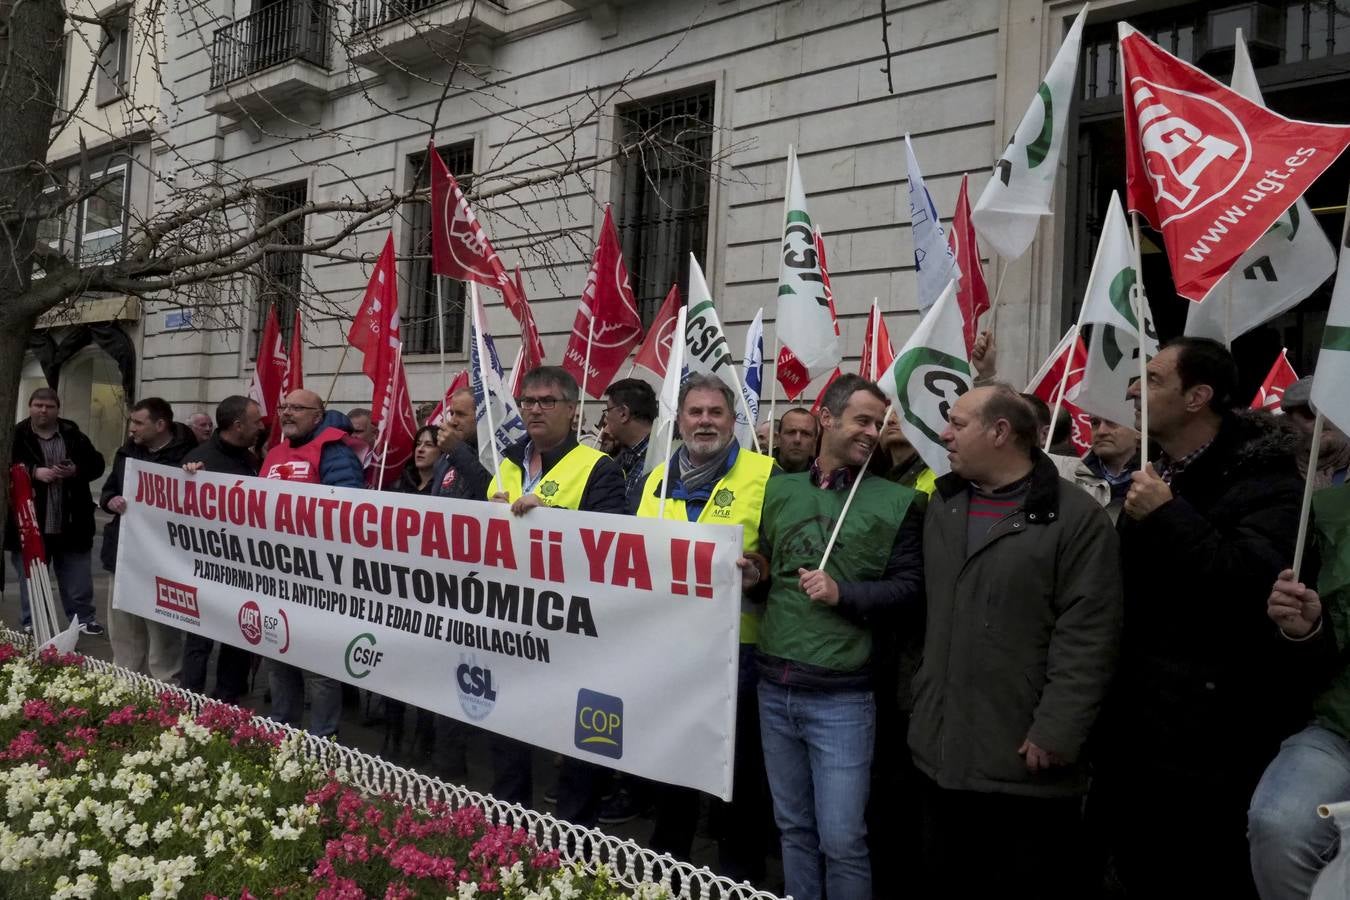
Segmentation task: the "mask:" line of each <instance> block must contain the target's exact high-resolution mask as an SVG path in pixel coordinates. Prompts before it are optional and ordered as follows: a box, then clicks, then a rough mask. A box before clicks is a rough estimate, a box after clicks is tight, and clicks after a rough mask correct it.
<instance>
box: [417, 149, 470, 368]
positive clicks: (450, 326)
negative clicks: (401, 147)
mask: <svg viewBox="0 0 1350 900" xmlns="http://www.w3.org/2000/svg"><path fill="white" fill-rule="evenodd" d="M436 152H437V153H439V154H440V155H441V159H442V160H444V161H445V167H446V168H447V169H449V170H450V171H451V172H452V173H454V176H455V180H456V181H458V182H459V186H460V187H461V188H462V189H463V190H465V191H467V190H469V186H470V181H471V179H472V172H473V142H472V141H470V142H468V143H464V144H452V145H450V146H447V147H437V148H436ZM426 156H427V155H426V153H425V152H423V153H414V154H412V155H411V156H409V157H408V174H409V178H410V179H411V178H414V177H415V178H416V179H417V187H418V188H421V189H426V188H428V187H430V185H431V168H430V166H427V165H424V163H425V162H426ZM403 215H404V217H405V221H406V222H407V223H408V227H407V229H406V231H405V233H406V234H407V255H408V267H407V276H408V290H406V291H404V301H403V308H402V309H401V310H400V311H399V327H400V332H399V333H400V336H401V337H402V339H403V353H404V355H405V356H414V355H416V354H419V353H435V354H439V353H440V352H441V338H440V330H439V328H438V327H437V324H436V314H437V308H436V281H437V279H439V280H440V282H441V298H442V300H443V301H444V303H445V352H446V353H462V352H463V351H464V319H465V316H464V311H465V309H467V308H468V293H467V290H466V288H465V285H464V282H462V281H454V280H452V279H449V278H445V277H442V276H439V275H435V274H433V273H432V271H431V204H430V203H408V204H405V205H404V212H403Z"/></svg>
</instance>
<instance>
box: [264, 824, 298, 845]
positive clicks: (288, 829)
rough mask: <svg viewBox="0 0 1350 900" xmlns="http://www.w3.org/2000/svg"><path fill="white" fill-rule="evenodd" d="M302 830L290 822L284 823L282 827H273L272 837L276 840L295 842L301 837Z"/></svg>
mask: <svg viewBox="0 0 1350 900" xmlns="http://www.w3.org/2000/svg"><path fill="white" fill-rule="evenodd" d="M300 834H301V832H300V829H298V828H296V827H295V826H294V825H292V824H291V823H290V822H282V823H281V824H280V825H273V826H272V828H271V835H272V838H273V839H274V840H278V841H293V840H295V839H296V838H298V837H299V836H300Z"/></svg>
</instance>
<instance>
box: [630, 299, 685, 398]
mask: <svg viewBox="0 0 1350 900" xmlns="http://www.w3.org/2000/svg"><path fill="white" fill-rule="evenodd" d="M679 315H680V286H679V285H678V284H672V285H671V286H670V293H669V294H666V299H665V302H663V303H662V304H661V308H660V309H659V310H657V311H656V318H655V319H653V320H652V327H651V328H648V329H647V336H646V337H645V338H643V339H642V346H641V347H638V352H637V356H636V357H635V362H634V364H635V365H639V366H642V368H644V369H646V370H647V371H648V372H651V373H652V374H653V375H655V376H656V377H657V378H658V379H661V378H665V377H666V363H667V362H669V361H670V345H671V342H672V341H674V340H675V327H676V325H677V324H678V320H679Z"/></svg>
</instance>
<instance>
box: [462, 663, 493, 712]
mask: <svg viewBox="0 0 1350 900" xmlns="http://www.w3.org/2000/svg"><path fill="white" fill-rule="evenodd" d="M455 688H456V689H457V690H458V692H459V705H460V708H461V709H463V710H464V714H465V715H466V716H468V717H469V718H470V719H473V720H474V721H475V722H476V721H478V720H480V719H486V718H487V717H488V714H489V713H491V712H492V710H493V708H494V707H496V705H497V689H496V688H495V687H493V685H492V670H491V669H485V668H483V667H482V666H480V665H478V660H477V659H475V658H474V657H472V656H461V657H460V663H459V668H457V669H455Z"/></svg>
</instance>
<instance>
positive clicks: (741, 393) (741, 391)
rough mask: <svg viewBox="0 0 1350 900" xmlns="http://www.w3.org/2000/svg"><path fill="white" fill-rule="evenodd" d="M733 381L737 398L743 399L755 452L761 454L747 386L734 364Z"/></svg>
mask: <svg viewBox="0 0 1350 900" xmlns="http://www.w3.org/2000/svg"><path fill="white" fill-rule="evenodd" d="M728 368H729V369H731V380H732V381H734V382H736V396H738V397H740V398H741V409H742V410H744V411H745V420H746V421H747V422H749V423H750V440H751V441H752V442H753V443H754V445H755V452H756V453H758V452H759V435H757V434H755V425H756V424H758V423H757V422H755V420H754V417H753V416H751V415H750V401H749V400H746V399H745V385H743V384H742V383H741V376H740V375H739V374H737V372H736V364H735V363H734V362H733V363H732V364H731V365H730V366H728Z"/></svg>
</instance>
